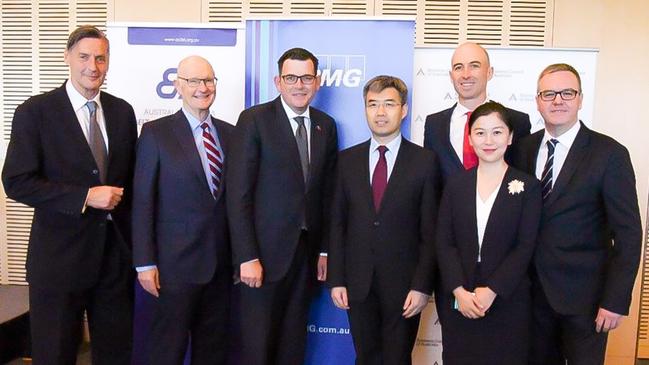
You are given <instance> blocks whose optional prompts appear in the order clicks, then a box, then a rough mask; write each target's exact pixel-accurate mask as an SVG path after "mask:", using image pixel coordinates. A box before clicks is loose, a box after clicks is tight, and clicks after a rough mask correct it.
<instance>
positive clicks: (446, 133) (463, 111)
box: [424, 42, 530, 181]
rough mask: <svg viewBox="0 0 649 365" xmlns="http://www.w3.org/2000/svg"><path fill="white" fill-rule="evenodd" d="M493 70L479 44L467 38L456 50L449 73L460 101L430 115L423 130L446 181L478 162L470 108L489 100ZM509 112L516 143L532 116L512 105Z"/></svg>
mask: <svg viewBox="0 0 649 365" xmlns="http://www.w3.org/2000/svg"><path fill="white" fill-rule="evenodd" d="M493 72H494V71H493V67H491V64H490V62H489V54H488V53H487V50H485V49H484V48H482V46H480V45H479V44H477V43H472V42H467V43H464V44H462V45H460V46H459V47H457V49H456V50H455V52H453V57H452V58H451V70H450V71H449V76H450V77H451V82H452V83H453V88H455V91H456V92H457V98H458V100H457V103H456V104H455V105H453V106H452V107H450V108H449V109H446V110H443V111H441V112H437V113H435V114H431V115H429V116H427V117H426V125H425V131H424V147H425V148H427V149H429V150H432V151H435V153H437V156H438V157H439V161H440V166H441V168H442V177H443V179H444V181H446V179H447V178H448V177H449V176H450V175H452V174H453V173H455V172H457V171H462V169H467V170H468V169H470V168H472V167H474V166H476V165H477V164H478V157H477V156H476V154H475V152H474V151H473V147H471V145H470V144H469V129H468V124H467V123H468V120H469V116H470V115H471V112H472V111H473V110H474V109H475V108H477V107H478V106H480V105H482V104H484V103H486V102H487V101H489V99H488V98H487V82H488V81H489V80H491V78H492V77H493ZM507 113H508V115H507V116H508V118H509V120H510V121H511V123H512V125H513V127H514V128H513V129H514V140H513V143H514V144H515V143H516V142H518V140H519V139H520V138H522V137H524V136H526V135H528V134H530V118H529V116H528V115H527V114H525V113H521V112H519V111H516V110H513V109H509V108H507ZM510 150H511V149H510ZM509 157H510V151H508V153H507V154H506V155H505V158H507V160H509V159H510V158H509Z"/></svg>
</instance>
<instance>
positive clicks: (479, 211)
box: [475, 181, 502, 262]
mask: <svg viewBox="0 0 649 365" xmlns="http://www.w3.org/2000/svg"><path fill="white" fill-rule="evenodd" d="M501 185H502V181H501V182H500V184H498V186H497V187H496V189H494V191H492V192H491V194H490V195H489V197H487V200H485V201H482V198H480V193H479V192H478V188H477V186H476V189H475V217H476V223H477V226H478V262H480V261H481V260H482V258H481V253H482V240H483V239H484V232H485V230H486V229H487V222H489V215H490V214H491V208H493V206H494V202H495V201H496V196H498V191H500V186H501Z"/></svg>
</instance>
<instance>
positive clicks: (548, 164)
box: [541, 138, 559, 200]
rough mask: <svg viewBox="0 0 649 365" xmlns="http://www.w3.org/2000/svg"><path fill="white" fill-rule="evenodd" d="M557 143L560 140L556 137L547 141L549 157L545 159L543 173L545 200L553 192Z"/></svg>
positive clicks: (542, 185) (542, 181)
mask: <svg viewBox="0 0 649 365" xmlns="http://www.w3.org/2000/svg"><path fill="white" fill-rule="evenodd" d="M557 143H559V141H557V140H556V139H554V138H552V139H551V140H549V141H547V142H546V144H547V146H548V159H547V160H545V166H544V167H543V174H542V175H541V187H542V189H543V190H542V193H543V200H545V199H547V197H548V196H549V195H550V193H551V192H552V166H553V165H554V148H555V147H556V146H557Z"/></svg>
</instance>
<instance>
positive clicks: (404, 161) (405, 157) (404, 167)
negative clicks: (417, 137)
mask: <svg viewBox="0 0 649 365" xmlns="http://www.w3.org/2000/svg"><path fill="white" fill-rule="evenodd" d="M400 138H401V145H400V146H399V151H398V153H397V159H396V160H395V161H394V166H393V167H392V173H391V174H390V178H389V179H388V185H387V186H386V187H385V193H384V194H383V200H381V206H380V207H379V213H381V212H382V211H383V210H385V209H386V206H387V205H388V204H389V203H390V201H392V195H395V196H398V194H397V191H398V189H399V183H400V182H401V181H402V180H404V179H405V178H406V176H407V173H408V161H411V158H410V156H411V153H412V149H411V147H412V146H410V145H409V143H410V142H408V141H407V140H406V139H405V138H403V137H400ZM368 158H369V156H368ZM368 164H369V162H368ZM368 168H369V166H368ZM372 199H374V197H372Z"/></svg>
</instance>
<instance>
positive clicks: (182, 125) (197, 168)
mask: <svg viewBox="0 0 649 365" xmlns="http://www.w3.org/2000/svg"><path fill="white" fill-rule="evenodd" d="M173 131H174V133H173V134H174V136H175V137H176V140H177V141H178V144H179V145H180V147H181V149H182V151H183V153H184V154H185V159H186V160H187V163H188V164H189V169H190V170H192V171H193V172H194V175H195V177H196V178H198V180H199V184H200V185H201V186H202V187H203V189H204V191H207V192H208V193H209V194H210V196H212V193H211V191H210V186H209V184H208V183H207V180H206V178H205V170H203V164H202V162H201V156H200V155H199V154H198V151H197V150H196V142H194V135H193V133H192V130H191V127H190V126H189V122H188V121H187V118H185V115H184V114H183V112H182V110H179V111H178V112H176V114H175V115H174V123H173Z"/></svg>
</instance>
